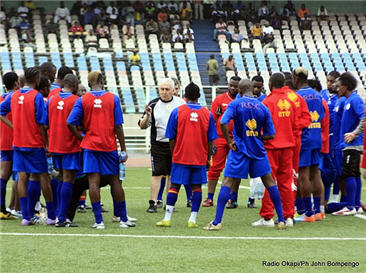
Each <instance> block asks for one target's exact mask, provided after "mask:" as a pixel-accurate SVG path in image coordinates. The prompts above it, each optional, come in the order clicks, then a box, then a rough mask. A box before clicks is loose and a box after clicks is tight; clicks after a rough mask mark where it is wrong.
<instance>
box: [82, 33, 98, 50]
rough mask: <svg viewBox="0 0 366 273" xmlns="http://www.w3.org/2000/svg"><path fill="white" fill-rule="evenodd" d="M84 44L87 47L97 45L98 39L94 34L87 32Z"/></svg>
mask: <svg viewBox="0 0 366 273" xmlns="http://www.w3.org/2000/svg"><path fill="white" fill-rule="evenodd" d="M85 44H86V45H87V46H96V45H98V37H97V36H96V35H95V34H94V31H93V30H92V29H91V30H89V32H88V34H87V35H86V37H85Z"/></svg>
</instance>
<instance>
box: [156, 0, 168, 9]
mask: <svg viewBox="0 0 366 273" xmlns="http://www.w3.org/2000/svg"><path fill="white" fill-rule="evenodd" d="M156 7H157V8H158V11H161V10H163V9H165V8H167V4H166V3H165V1H160V2H159V3H158V4H157V6H156Z"/></svg>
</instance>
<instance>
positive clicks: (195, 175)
mask: <svg viewBox="0 0 366 273" xmlns="http://www.w3.org/2000/svg"><path fill="white" fill-rule="evenodd" d="M190 180H191V181H190V182H191V185H192V192H193V194H192V207H191V216H190V217H189V220H188V227H189V228H195V227H198V225H197V221H196V218H197V213H198V211H199V209H200V206H201V202H202V184H206V183H207V170H206V167H201V168H192V169H191V179H190Z"/></svg>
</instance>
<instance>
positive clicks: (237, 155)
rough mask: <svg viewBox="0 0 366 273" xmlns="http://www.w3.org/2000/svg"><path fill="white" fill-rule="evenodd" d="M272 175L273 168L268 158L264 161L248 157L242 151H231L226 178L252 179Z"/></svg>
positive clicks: (225, 173)
mask: <svg viewBox="0 0 366 273" xmlns="http://www.w3.org/2000/svg"><path fill="white" fill-rule="evenodd" d="M268 173H271V166H270V165H269V161H268V158H267V156H266V157H264V158H262V159H253V158H250V157H247V156H246V155H245V154H243V153H242V152H240V151H233V150H230V152H229V155H228V157H227V161H226V166H225V171H224V176H225V177H232V178H240V179H241V178H243V179H247V178H248V174H249V175H250V177H262V176H264V175H266V174H268Z"/></svg>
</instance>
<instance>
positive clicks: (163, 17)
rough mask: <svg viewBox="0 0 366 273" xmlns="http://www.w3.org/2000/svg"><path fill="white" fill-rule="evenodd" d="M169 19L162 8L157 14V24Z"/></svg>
mask: <svg viewBox="0 0 366 273" xmlns="http://www.w3.org/2000/svg"><path fill="white" fill-rule="evenodd" d="M168 18H169V15H168V12H167V10H166V9H165V8H164V9H162V10H160V11H159V13H158V22H159V23H160V22H163V21H164V20H165V21H167V20H168Z"/></svg>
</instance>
